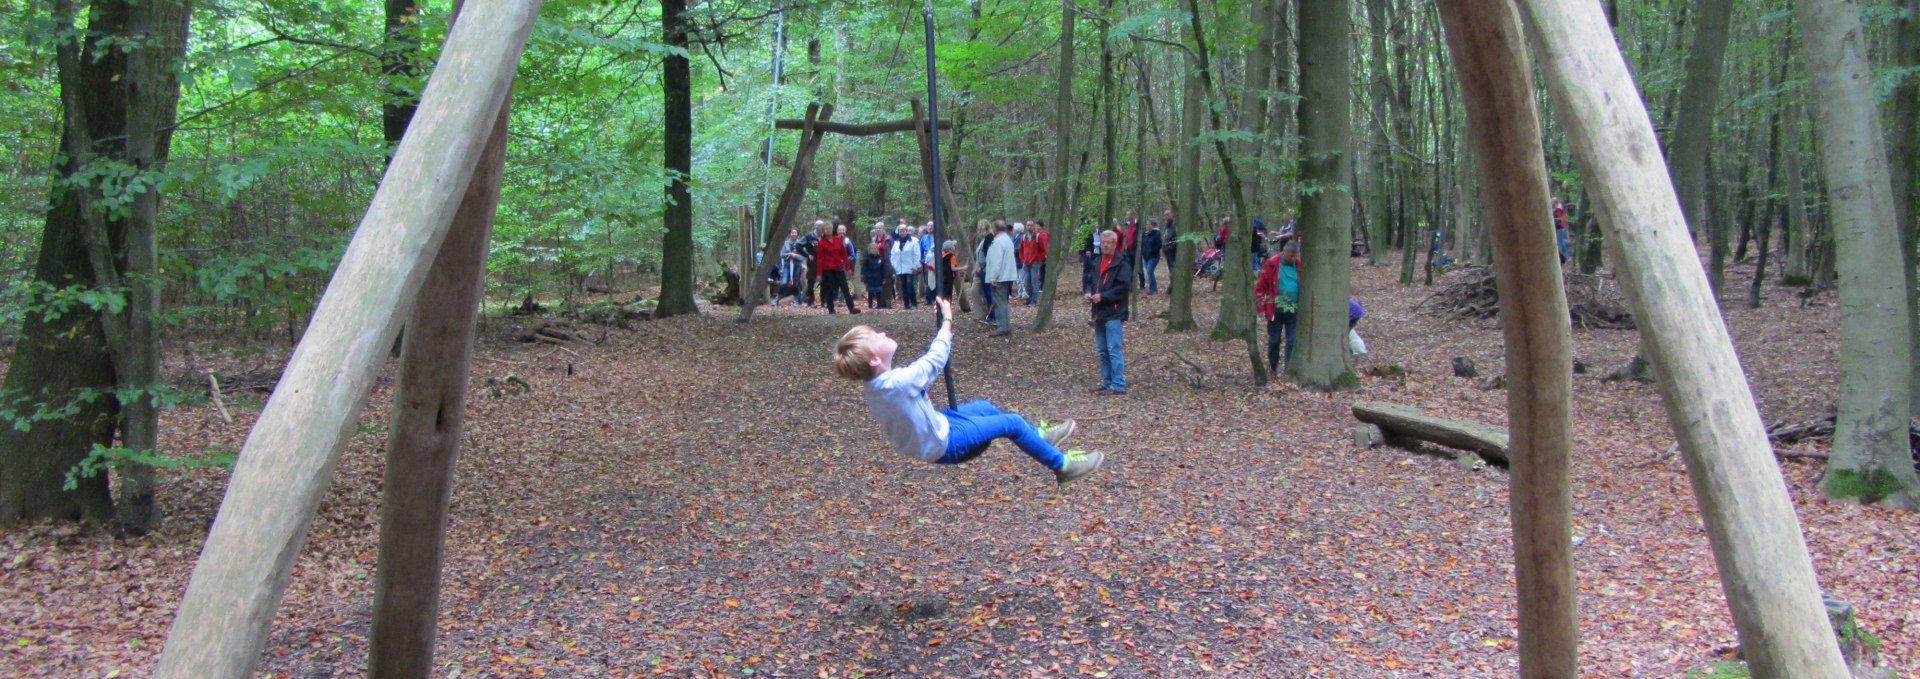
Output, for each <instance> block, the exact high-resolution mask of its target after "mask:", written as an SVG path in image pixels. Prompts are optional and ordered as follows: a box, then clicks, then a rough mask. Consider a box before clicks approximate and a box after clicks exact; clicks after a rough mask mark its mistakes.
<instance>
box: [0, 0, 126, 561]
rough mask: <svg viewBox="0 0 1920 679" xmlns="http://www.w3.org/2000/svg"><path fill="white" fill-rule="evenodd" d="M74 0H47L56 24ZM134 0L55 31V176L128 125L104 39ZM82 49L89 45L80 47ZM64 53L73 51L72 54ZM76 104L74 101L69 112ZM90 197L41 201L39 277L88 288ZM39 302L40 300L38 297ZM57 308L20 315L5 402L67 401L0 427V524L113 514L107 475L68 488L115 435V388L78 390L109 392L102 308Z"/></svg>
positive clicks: (114, 32)
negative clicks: (68, 36)
mask: <svg viewBox="0 0 1920 679" xmlns="http://www.w3.org/2000/svg"><path fill="white" fill-rule="evenodd" d="M75 11H76V8H75V7H74V5H73V3H72V2H58V3H55V5H54V19H55V21H56V22H57V24H58V26H59V27H60V28H61V30H65V31H72V30H75V29H74V25H75V23H76V22H75V20H74V14H75ZM130 12H131V7H130V6H129V5H128V4H127V3H122V2H102V3H100V4H98V5H95V6H94V7H93V8H92V13H91V16H89V17H88V20H87V26H88V28H87V31H88V37H87V38H86V39H84V40H82V41H78V42H69V41H62V42H61V46H60V47H59V50H60V52H61V56H60V58H59V59H58V67H59V68H60V69H61V71H60V98H61V105H62V107H63V114H64V120H65V122H64V125H63V128H62V130H61V148H60V149H59V152H58V153H55V154H54V167H53V174H54V176H56V177H71V176H73V175H74V174H75V173H78V172H80V171H81V166H82V165H83V164H85V161H84V159H83V156H82V155H78V154H73V153H69V152H67V149H70V148H75V147H78V148H83V149H95V150H97V152H99V153H102V154H106V155H116V154H117V153H118V146H119V142H117V141H115V140H116V139H117V138H118V137H119V135H120V134H121V131H122V130H124V129H125V126H126V115H127V106H126V92H125V89H124V88H120V87H115V86H114V83H118V82H122V81H123V80H124V79H125V76H126V55H125V54H124V53H123V52H121V51H120V50H116V49H103V47H106V45H103V44H102V43H103V39H104V38H108V37H118V36H120V35H121V34H123V33H125V32H126V28H127V20H128V14H129V13H130ZM82 50H84V53H80V52H81V51H82ZM70 53H71V54H70ZM65 109H74V110H65ZM91 200H92V197H91V196H90V195H88V193H85V192H81V191H73V190H65V189H60V188H56V189H54V190H53V191H52V192H51V195H50V196H49V199H48V205H49V207H48V210H47V216H46V226H45V228H44V229H42V231H41V234H40V254H39V258H38V262H37V264H36V265H35V268H34V283H35V284H36V285H43V286H48V287H50V288H52V289H65V288H71V287H79V288H93V287H95V281H94V274H93V270H92V267H91V266H90V265H89V260H88V256H87V255H88V253H87V246H86V239H87V236H86V230H87V228H88V226H87V225H88V219H87V218H86V217H85V216H84V215H85V212H86V211H87V209H88V208H87V204H88V203H89V202H91ZM38 303H39V304H46V303H47V302H46V301H40V302H38ZM60 311H61V313H59V314H49V313H27V314H26V315H25V319H24V322H23V327H22V328H21V332H20V343H19V345H18V347H17V348H16V349H15V350H14V356H13V360H12V361H11V362H9V364H8V367H7V376H6V382H5V391H4V393H5V394H6V395H7V402H6V403H5V407H6V408H7V409H8V410H10V411H12V412H13V414H14V416H15V417H25V416H28V415H29V414H31V413H34V412H36V411H39V410H41V409H43V408H44V409H48V410H59V409H64V408H68V407H71V408H73V409H74V410H73V412H71V413H70V414H68V415H67V416H65V417H58V418H53V419H45V420H40V421H37V422H30V423H29V426H28V427H27V428H25V429H22V428H20V427H18V426H0V522H6V523H13V522H18V521H31V520H40V519H51V520H55V521H73V520H80V521H87V522H89V523H96V522H105V521H107V520H108V519H110V518H111V517H112V515H113V497H112V495H111V494H110V492H109V490H108V477H107V476H106V475H105V474H99V475H94V476H91V477H83V478H79V479H77V481H78V487H77V488H75V489H74V490H72V491H67V490H63V489H62V486H63V485H64V484H65V482H66V476H67V472H68V470H71V469H73V468H74V467H75V466H77V465H79V464H80V461H81V460H84V459H86V458H87V456H88V454H89V453H90V452H91V451H92V449H93V446H95V445H103V446H106V445H112V444H113V439H114V431H115V428H116V427H115V422H116V421H117V419H118V417H119V414H120V408H119V405H118V403H117V402H115V401H114V400H113V399H112V398H92V399H81V398H79V396H80V394H81V392H83V391H96V392H98V391H111V390H112V389H113V387H114V384H115V383H114V371H113V361H112V358H111V357H110V356H109V355H108V354H107V351H106V344H107V338H106V332H105V330H104V329H103V328H102V327H101V323H102V321H103V320H104V318H103V317H102V315H100V314H96V313H87V312H88V311H90V310H88V309H85V308H71V309H60Z"/></svg>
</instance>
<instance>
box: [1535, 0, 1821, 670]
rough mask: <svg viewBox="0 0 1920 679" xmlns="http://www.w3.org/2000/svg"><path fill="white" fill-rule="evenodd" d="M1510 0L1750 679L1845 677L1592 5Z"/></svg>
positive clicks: (1712, 309) (1664, 183)
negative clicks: (1644, 365)
mask: <svg viewBox="0 0 1920 679" xmlns="http://www.w3.org/2000/svg"><path fill="white" fill-rule="evenodd" d="M1519 4H1520V6H1521V7H1522V8H1523V10H1522V13H1523V16H1524V17H1525V19H1526V23H1527V27H1528V30H1529V31H1530V32H1531V34H1532V35H1531V38H1532V39H1531V40H1530V41H1529V42H1530V43H1531V44H1534V45H1539V46H1540V47H1541V49H1542V50H1543V53H1542V59H1541V61H1540V68H1541V71H1542V72H1543V73H1545V74H1546V78H1547V84H1548V89H1549V90H1550V91H1551V92H1552V93H1553V101H1554V104H1555V106H1556V110H1557V111H1558V115H1557V116H1556V119H1557V120H1559V121H1560V122H1561V123H1562V124H1563V125H1564V126H1565V127H1566V129H1567V134H1568V138H1569V141H1571V143H1572V147H1573V150H1574V157H1575V159H1576V160H1577V161H1578V162H1579V166H1580V174H1581V175H1582V177H1584V178H1585V181H1586V182H1587V186H1588V187H1589V190H1590V191H1591V192H1592V193H1593V197H1594V204H1595V206H1596V207H1597V210H1596V212H1597V213H1598V214H1599V216H1600V224H1601V226H1602V228H1604V229H1606V230H1607V231H1608V233H1607V234H1606V241H1607V244H1608V247H1609V248H1610V249H1612V250H1613V254H1614V256H1613V257H1612V260H1613V263H1614V270H1615V272H1616V275H1617V276H1618V279H1619V281H1620V283H1621V287H1622V289H1623V290H1624V291H1625V292H1626V294H1627V301H1628V303H1629V304H1630V305H1631V306H1632V307H1633V317H1634V320H1635V321H1637V322H1638V323H1639V326H1640V338H1641V349H1642V350H1644V351H1645V352H1646V354H1647V357H1648V358H1649V359H1650V360H1651V361H1652V363H1653V367H1654V370H1655V371H1656V372H1657V373H1658V374H1659V389H1660V394H1661V397H1662V400H1663V401H1664V402H1665V403H1666V408H1667V419H1668V422H1669V423H1670V424H1671V425H1672V426H1673V430H1674V434H1675V436H1676V438H1678V439H1679V442H1680V452H1681V454H1682V456H1683V457H1684V459H1685V460H1686V463H1687V472H1688V478H1689V479H1691V480H1692V482H1693V492H1694V496H1695V497H1696V498H1697V500H1698V503H1699V507H1700V514H1701V518H1702V519H1703V521H1704V523H1705V524H1706V528H1707V538H1708V540H1709V542H1710V543H1711V544H1712V546H1713V554H1714V562H1715V564H1716V565H1718V566H1719V569H1720V580H1721V583H1722V591H1723V592H1724V593H1725V594H1726V597H1727V603H1728V606H1729V607H1730V608H1731V609H1732V611H1733V619H1734V625H1735V627H1736V628H1737V629H1738V630H1739V632H1740V640H1741V648H1742V650H1743V651H1744V652H1745V654H1746V659H1747V662H1748V663H1749V664H1750V665H1751V667H1752V669H1753V675H1754V676H1755V677H1761V678H1763V679H1764V678H1769V677H1779V678H1785V677H1794V678H1796V679H1799V678H1808V679H1828V678H1831V679H1839V678H1841V677H1845V676H1847V670H1846V667H1845V666H1844V663H1843V662H1842V661H1841V658H1840V651H1839V647H1838V645H1837V644H1835V643H1834V639H1833V633H1832V631H1831V630H1829V629H1828V626H1827V620H1826V612H1825V609H1824V608H1823V607H1822V605H1821V603H1820V590H1819V585H1818V583H1817V582H1816V581H1815V579H1814V575H1813V561H1812V559H1811V558H1810V557H1809V556H1808V554H1807V547H1806V542H1805V540H1804V539H1803V538H1802V537H1801V535H1800V521H1799V518H1798V517H1797V516H1796V515H1795V514H1794V509H1793V502H1792V500H1791V499H1790V498H1789V497H1788V495H1787V488H1786V482H1785V481H1784V480H1782V478H1781V476H1780V467H1779V464H1778V463H1777V462H1775V460H1774V458H1773V455H1772V451H1771V449H1770V447H1769V446H1768V443H1767V432H1766V427H1765V425H1763V424H1762V423H1761V421H1760V412H1759V409H1758V408H1757V407H1756V406H1755V405H1754V402H1753V394H1752V392H1751V391H1749V390H1748V389H1747V386H1746V379H1745V375H1744V373H1743V372H1741V368H1740V361H1739V358H1738V357H1737V356H1736V355H1735V354H1734V350H1733V340H1732V338H1731V337H1729V336H1728V334H1727V329H1726V325H1725V323H1724V322H1723V321H1722V319H1721V316H1720V310H1719V308H1718V306H1717V305H1716V304H1715V303H1714V301H1713V299H1712V297H1711V295H1709V294H1708V292H1707V289H1706V274H1705V273H1704V272H1703V271H1701V268H1700V258H1699V256H1698V255H1697V254H1696V253H1695V251H1694V249H1693V244H1692V242H1691V241H1690V240H1689V239H1688V238H1687V231H1686V219H1685V217H1684V216H1683V215H1682V214H1681V212H1680V204H1679V201H1678V199H1676V198H1675V197H1674V194H1673V183H1672V181H1671V179H1670V178H1669V175H1668V174H1667V172H1666V168H1663V167H1661V163H1660V154H1659V152H1658V151H1659V148H1660V143H1659V140H1658V139H1657V138H1655V136H1654V132H1653V123H1652V121H1651V120H1650V119H1649V118H1648V115H1647V109H1646V104H1645V102H1643V101H1642V100H1641V99H1640V95H1639V92H1638V91H1637V90H1636V89H1635V87H1634V83H1633V76H1632V75H1631V74H1630V73H1629V72H1628V71H1627V65H1626V62H1625V60H1624V59H1623V58H1622V57H1621V55H1620V52H1619V48H1618V47H1617V46H1616V45H1615V43H1614V38H1613V32H1612V31H1610V30H1608V28H1607V21H1606V17H1605V16H1604V15H1603V14H1602V13H1601V8H1600V6H1599V5H1598V4H1592V3H1565V2H1559V1H1558V0H1521V1H1520V3H1519Z"/></svg>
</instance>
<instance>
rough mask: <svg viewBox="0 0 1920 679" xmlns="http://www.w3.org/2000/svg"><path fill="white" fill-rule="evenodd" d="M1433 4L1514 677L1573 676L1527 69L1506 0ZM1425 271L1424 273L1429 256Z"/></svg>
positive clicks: (1536, 121)
mask: <svg viewBox="0 0 1920 679" xmlns="http://www.w3.org/2000/svg"><path fill="white" fill-rule="evenodd" d="M1436 6H1437V8H1438V9H1439V10H1440V19H1441V22H1442V24H1443V25H1444V26H1445V27H1446V39H1447V48H1448V52H1449V53H1450V54H1451V55H1452V57H1453V66H1454V69H1455V70H1456V71H1457V72H1458V73H1459V78H1460V86H1461V91H1462V93H1463V94H1464V95H1465V97H1464V98H1465V103H1466V108H1467V129H1468V133H1469V135H1470V136H1471V137H1472V140H1473V146H1474V153H1473V156H1474V158H1475V159H1476V160H1477V161H1478V163H1479V166H1480V179H1481V181H1480V191H1481V196H1482V198H1483V199H1484V200H1485V201H1486V205H1487V226H1488V230H1489V234H1490V235H1491V236H1492V238H1493V261H1494V266H1493V271H1494V283H1495V285H1496V287H1498V288H1499V292H1500V317H1501V318H1503V319H1505V320H1506V323H1504V324H1503V325H1504V327H1505V332H1504V334H1505V339H1506V346H1507V411H1508V422H1509V427H1510V430H1511V432H1512V441H1511V443H1512V464H1513V477H1512V480H1511V481H1510V482H1508V487H1509V489H1510V492H1509V494H1508V506H1509V508H1510V509H1509V511H1508V512H1507V513H1508V515H1509V516H1511V517H1512V520H1513V565H1514V576H1515V580H1516V585H1517V589H1518V590H1519V592H1518V593H1519V608H1520V611H1519V613H1520V619H1519V627H1520V676H1522V677H1530V678H1539V679H1552V678H1557V677H1574V676H1579V613H1578V610H1577V607H1576V601H1575V591H1574V587H1573V541H1572V531H1573V524H1572V511H1573V510H1572V506H1573V493H1572V489H1571V481H1570V465H1569V457H1570V447H1571V440H1572V439H1571V432H1572V429H1573V411H1572V402H1573V349H1572V337H1571V330H1570V329H1569V328H1568V320H1567V297H1566V291H1565V289H1564V287H1565V282H1564V279H1563V278H1562V277H1561V273H1560V254H1559V246H1558V244H1557V243H1556V242H1555V240H1554V234H1553V229H1551V228H1546V224H1547V223H1548V221H1549V220H1548V217H1549V216H1550V212H1551V207H1550V205H1549V202H1550V198H1549V191H1550V189H1549V188H1548V185H1547V166H1546V151H1545V149H1544V148H1543V147H1542V144H1541V137H1540V115H1539V112H1538V111H1536V110H1535V109H1534V99H1533V96H1534V87H1533V66H1532V63H1531V62H1530V61H1529V59H1528V57H1527V48H1526V42H1525V40H1524V38H1523V36H1522V34H1521V31H1520V17H1519V16H1518V15H1517V14H1515V13H1514V8H1513V4H1512V2H1511V0H1441V1H1440V2H1439V3H1438V4H1437V5H1436ZM1427 275H1428V276H1429V277H1431V276H1432V275H1433V261H1432V256H1431V255H1429V256H1428V262H1427Z"/></svg>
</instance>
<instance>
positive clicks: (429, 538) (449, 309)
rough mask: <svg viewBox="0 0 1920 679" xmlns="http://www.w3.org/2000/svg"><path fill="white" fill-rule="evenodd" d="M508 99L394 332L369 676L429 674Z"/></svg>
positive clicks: (403, 678) (408, 678)
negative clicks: (408, 312) (396, 345)
mask: <svg viewBox="0 0 1920 679" xmlns="http://www.w3.org/2000/svg"><path fill="white" fill-rule="evenodd" d="M510 96H511V95H509V97H510ZM512 108H513V102H512V100H511V98H509V99H508V100H507V101H503V102H501V104H500V114H499V117H498V118H497V119H496V120H495V122H494V127H493V136H492V137H491V138H489V139H488V140H487V146H486V150H485V152H483V153H481V155H480V160H479V165H478V167H476V168H475V170H474V175H473V180H472V181H471V182H468V184H467V193H466V197H465V199H463V200H462V201H461V203H460V209H459V211H458V212H456V213H454V217H453V226H452V228H451V230H450V231H449V232H448V233H447V240H446V242H444V243H441V245H440V252H439V254H438V255H437V256H436V257H435V258H434V261H433V268H431V269H429V270H428V271H427V280H426V282H425V283H424V284H423V285H422V286H421V288H420V299H425V300H431V301H430V302H429V303H427V304H415V305H414V306H413V317H412V318H411V319H410V320H408V322H407V332H406V336H405V339H404V340H403V341H402V344H403V346H402V347H401V350H400V383H399V386H398V387H396V388H395V389H394V397H393V422H392V426H391V428H390V431H389V432H388V435H387V470H386V476H385V478H384V480H383V481H382V484H381V489H380V551H379V561H378V562H377V566H376V568H375V571H374V582H373V633H372V635H371V642H370V644H369V647H368V653H369V657H368V659H367V674H368V676H369V677H371V678H372V679H414V678H424V677H429V676H432V674H433V653H434V641H435V638H436V636H437V632H438V630H439V628H438V626H437V625H436V624H435V622H437V619H438V616H439V612H440V567H441V555H442V553H443V552H444V551H445V545H446V533H447V505H448V501H449V498H450V497H451V496H452V493H453V480H454V461H455V460H457V459H458V458H459V454H460V432H461V429H462V424H463V420H464V419H465V418H464V415H465V413H466V401H467V375H468V372H469V370H470V368H471V367H472V363H473V324H474V320H475V318H476V317H477V316H478V315H479V309H480V301H481V299H480V298H481V292H482V291H483V290H485V288H486V277H487V253H488V251H489V246H490V245H491V244H492V240H493V239H492V237H493V219H494V215H495V213H496V212H497V211H498V208H499V205H500V184H501V178H502V176H503V175H504V172H505V167H506V161H507V120H508V117H509V114H510V112H511V109H512Z"/></svg>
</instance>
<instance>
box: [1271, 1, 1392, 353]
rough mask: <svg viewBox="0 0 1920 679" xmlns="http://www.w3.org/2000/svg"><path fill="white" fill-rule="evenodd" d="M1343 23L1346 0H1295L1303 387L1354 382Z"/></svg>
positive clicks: (1349, 127) (1349, 130) (1348, 77)
mask: <svg viewBox="0 0 1920 679" xmlns="http://www.w3.org/2000/svg"><path fill="white" fill-rule="evenodd" d="M1347 22H1348V2H1347V0H1315V1H1313V2H1303V3H1301V4H1300V74H1301V79H1300V97H1301V110H1300V136H1301V137H1302V138H1303V140H1304V142H1305V145H1306V148H1305V150H1304V152H1303V153H1302V154H1301V161H1300V163H1301V165H1300V167H1301V172H1300V176H1301V179H1302V181H1303V183H1305V184H1307V185H1308V186H1318V187H1320V190H1319V191H1317V192H1314V193H1312V194H1311V195H1308V196H1305V197H1303V198H1302V199H1301V201H1300V222H1299V226H1297V227H1296V228H1295V231H1296V233H1298V234H1299V235H1300V246H1301V247H1300V254H1301V263H1300V308H1299V321H1298V323H1299V324H1300V329H1299V332H1298V333H1296V334H1295V337H1296V338H1297V339H1298V342H1299V346H1298V347H1296V348H1295V349H1294V355H1293V361H1292V362H1291V364H1290V365H1288V367H1287V371H1288V373H1289V374H1290V375H1292V376H1293V378H1294V380H1296V381H1298V382H1299V383H1300V384H1301V386H1304V387H1307V388H1309V389H1317V390H1322V391H1330V390H1334V389H1343V388H1347V387H1351V386H1355V385H1357V384H1358V381H1357V380H1356V379H1355V377H1354V375H1353V362H1352V357H1351V356H1349V355H1348V352H1347V299H1348V297H1349V293H1350V288H1351V285H1352V282H1351V280H1350V279H1349V274H1350V272H1351V265H1350V264H1349V260H1348V248H1349V245H1350V243H1351V241H1352V240H1353V238H1352V235H1351V234H1352V231H1351V226H1352V221H1353V193H1352V192H1351V191H1349V190H1344V189H1343V188H1342V186H1343V185H1344V184H1345V183H1346V182H1347V180H1348V178H1349V177H1351V176H1352V174H1353V155H1352V153H1351V152H1350V151H1351V150H1352V136H1353V119H1352V113H1351V110H1350V109H1351V99H1350V98H1349V92H1350V90H1351V87H1352V80H1353V71H1352V65H1351V63H1352V62H1350V61H1349V60H1348V41H1347ZM1413 242H1414V241H1409V242H1408V247H1412V244H1413Z"/></svg>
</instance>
